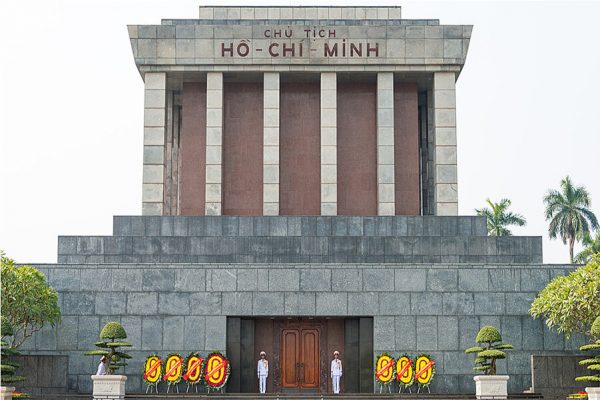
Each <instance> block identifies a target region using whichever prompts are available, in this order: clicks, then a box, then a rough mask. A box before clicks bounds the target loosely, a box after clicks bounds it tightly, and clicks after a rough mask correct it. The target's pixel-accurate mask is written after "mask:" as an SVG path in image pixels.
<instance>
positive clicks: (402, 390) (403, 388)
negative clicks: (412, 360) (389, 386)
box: [398, 383, 412, 394]
mask: <svg viewBox="0 0 600 400" xmlns="http://www.w3.org/2000/svg"><path fill="white" fill-rule="evenodd" d="M399 386H400V388H399V389H398V394H402V393H410V394H412V389H411V388H410V387H411V386H412V385H410V386H404V385H403V384H402V383H401V384H400V385H399Z"/></svg>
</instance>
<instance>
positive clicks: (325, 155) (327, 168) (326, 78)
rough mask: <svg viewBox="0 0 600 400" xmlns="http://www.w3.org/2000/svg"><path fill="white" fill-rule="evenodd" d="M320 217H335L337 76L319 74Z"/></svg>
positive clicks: (324, 73)
mask: <svg viewBox="0 0 600 400" xmlns="http://www.w3.org/2000/svg"><path fill="white" fill-rule="evenodd" d="M321 215H337V74H336V73H335V72H322V73H321Z"/></svg>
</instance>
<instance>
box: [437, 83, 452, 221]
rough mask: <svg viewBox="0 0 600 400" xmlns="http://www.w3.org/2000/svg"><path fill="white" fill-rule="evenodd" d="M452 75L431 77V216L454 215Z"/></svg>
mask: <svg viewBox="0 0 600 400" xmlns="http://www.w3.org/2000/svg"><path fill="white" fill-rule="evenodd" d="M455 80H456V75H455V73H454V72H436V73H434V75H433V113H434V115H433V124H434V139H433V140H434V142H433V143H434V155H433V157H434V158H433V165H434V187H435V215H458V179H457V172H456V92H455V86H454V83H455Z"/></svg>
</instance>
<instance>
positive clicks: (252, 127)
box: [222, 82, 263, 215]
mask: <svg viewBox="0 0 600 400" xmlns="http://www.w3.org/2000/svg"><path fill="white" fill-rule="evenodd" d="M223 89H224V94H223V104H224V116H223V120H224V122H223V193H222V195H223V215H262V211H263V209H262V207H263V204H262V203H263V84H262V82H260V83H254V82H248V83H247V82H225V83H224V87H223Z"/></svg>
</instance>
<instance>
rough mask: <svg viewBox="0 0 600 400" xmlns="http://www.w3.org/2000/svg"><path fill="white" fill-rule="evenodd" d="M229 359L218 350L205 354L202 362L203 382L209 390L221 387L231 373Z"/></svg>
mask: <svg viewBox="0 0 600 400" xmlns="http://www.w3.org/2000/svg"><path fill="white" fill-rule="evenodd" d="M229 364H230V363H229V360H228V359H227V357H225V356H224V355H223V354H221V353H220V352H218V351H213V352H212V353H210V354H209V355H208V356H206V361H205V362H204V372H203V374H204V384H205V385H206V388H207V389H208V391H209V392H210V391H211V390H214V391H217V390H219V389H222V388H223V386H225V384H226V383H227V380H228V379H229V375H230V374H231V366H230V365H229Z"/></svg>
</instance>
